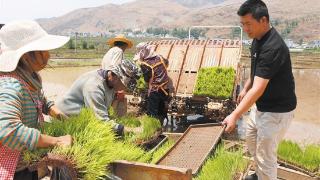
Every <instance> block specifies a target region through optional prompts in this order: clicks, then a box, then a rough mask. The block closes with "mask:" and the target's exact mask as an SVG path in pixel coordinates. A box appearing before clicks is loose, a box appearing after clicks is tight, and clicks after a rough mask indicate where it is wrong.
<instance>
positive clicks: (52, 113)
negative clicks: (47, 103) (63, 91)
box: [49, 105, 68, 120]
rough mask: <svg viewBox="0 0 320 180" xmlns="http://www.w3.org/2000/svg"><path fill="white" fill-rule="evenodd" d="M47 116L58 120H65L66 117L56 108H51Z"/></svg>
mask: <svg viewBox="0 0 320 180" xmlns="http://www.w3.org/2000/svg"><path fill="white" fill-rule="evenodd" d="M49 115H50V116H51V117H54V118H57V119H59V120H63V119H67V118H68V116H67V115H65V114H64V113H63V112H62V111H60V109H58V108H57V106H55V105H54V106H52V107H51V108H50V110H49Z"/></svg>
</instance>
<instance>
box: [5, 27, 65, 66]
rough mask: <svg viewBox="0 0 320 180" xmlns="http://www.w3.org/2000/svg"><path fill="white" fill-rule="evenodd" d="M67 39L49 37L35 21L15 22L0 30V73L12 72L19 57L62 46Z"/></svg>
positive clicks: (54, 36) (63, 37)
mask: <svg viewBox="0 0 320 180" xmlns="http://www.w3.org/2000/svg"><path fill="white" fill-rule="evenodd" d="M69 39H70V38H69V37H65V36H56V35H50V34H48V33H47V32H46V31H44V30H43V29H42V28H41V27H40V25H39V24H38V23H37V22H35V21H15V22H11V23H8V24H6V25H4V26H3V27H2V28H1V30H0V71H1V72H11V71H14V70H15V69H16V67H17V65H18V62H19V60H20V58H21V56H22V55H23V54H25V53H27V52H30V51H47V50H51V49H56V48H58V47H60V46H63V45H64V44H65V43H67V42H68V41H69Z"/></svg>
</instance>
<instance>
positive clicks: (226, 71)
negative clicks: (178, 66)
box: [193, 67, 235, 99]
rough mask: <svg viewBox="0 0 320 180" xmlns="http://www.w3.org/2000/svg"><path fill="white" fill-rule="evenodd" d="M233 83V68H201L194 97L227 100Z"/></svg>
mask: <svg viewBox="0 0 320 180" xmlns="http://www.w3.org/2000/svg"><path fill="white" fill-rule="evenodd" d="M234 81H235V70H234V69H233V68H222V67H210V68H201V69H200V70H199V73H198V77H197V82H196V86H195V89H194V92H193V93H194V95H198V96H209V97H213V98H219V99H227V98H230V97H231V96H232V92H233V86H234Z"/></svg>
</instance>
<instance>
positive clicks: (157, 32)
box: [146, 27, 169, 36]
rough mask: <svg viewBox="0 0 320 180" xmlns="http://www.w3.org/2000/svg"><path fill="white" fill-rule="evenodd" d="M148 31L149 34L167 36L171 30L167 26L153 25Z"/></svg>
mask: <svg viewBox="0 0 320 180" xmlns="http://www.w3.org/2000/svg"><path fill="white" fill-rule="evenodd" d="M146 32H147V33H148V34H153V35H161V36H165V35H167V34H168V33H169V30H167V29H165V28H162V27H161V28H158V27H156V28H153V27H150V28H147V30H146Z"/></svg>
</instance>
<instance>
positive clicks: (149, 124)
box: [118, 115, 161, 144]
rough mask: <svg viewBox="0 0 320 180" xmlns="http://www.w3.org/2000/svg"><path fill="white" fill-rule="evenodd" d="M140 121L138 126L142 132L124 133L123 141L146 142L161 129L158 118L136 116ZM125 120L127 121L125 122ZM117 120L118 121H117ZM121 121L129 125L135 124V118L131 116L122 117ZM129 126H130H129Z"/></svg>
mask: <svg viewBox="0 0 320 180" xmlns="http://www.w3.org/2000/svg"><path fill="white" fill-rule="evenodd" d="M136 120H138V121H139V122H140V124H141V125H140V126H139V127H141V129H142V132H138V133H132V132H128V133H125V137H124V141H125V142H128V143H138V144H141V143H143V142H146V141H148V140H150V139H151V138H152V137H154V135H155V134H156V133H157V131H159V130H160V129H161V124H160V122H159V120H158V119H156V118H153V117H150V116H147V115H144V116H141V117H139V118H137V119H136ZM126 121H127V122H126ZM118 122H119V121H118ZM121 122H126V123H127V124H128V123H129V124H131V126H135V125H137V124H138V123H137V124H135V123H136V122H135V119H134V118H133V117H132V119H130V118H129V119H124V120H121ZM129 127H130V126H129Z"/></svg>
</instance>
